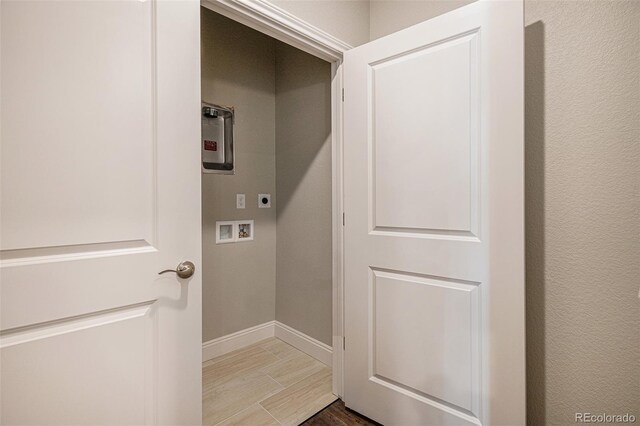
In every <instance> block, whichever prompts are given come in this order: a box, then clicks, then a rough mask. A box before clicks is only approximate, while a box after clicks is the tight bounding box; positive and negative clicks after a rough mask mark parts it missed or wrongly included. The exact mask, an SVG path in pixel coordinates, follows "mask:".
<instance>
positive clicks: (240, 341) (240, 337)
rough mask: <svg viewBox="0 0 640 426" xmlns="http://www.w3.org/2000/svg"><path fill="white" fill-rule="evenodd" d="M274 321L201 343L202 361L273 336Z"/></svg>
mask: <svg viewBox="0 0 640 426" xmlns="http://www.w3.org/2000/svg"><path fill="white" fill-rule="evenodd" d="M274 323H275V321H269V322H265V323H264V324H260V325H256V326H254V327H249V328H246V329H244V330H240V331H237V332H235V333H232V334H227V335H226V336H222V337H218V338H217V339H213V340H209V341H208V342H204V343H203V344H202V362H204V361H209V360H210V359H213V358H215V357H218V356H220V355H224V354H227V353H229V352H233V351H235V350H236V349H242V348H244V347H245V346H249V345H253V344H254V343H257V342H259V341H260V340H264V339H268V338H269V337H273V336H274Z"/></svg>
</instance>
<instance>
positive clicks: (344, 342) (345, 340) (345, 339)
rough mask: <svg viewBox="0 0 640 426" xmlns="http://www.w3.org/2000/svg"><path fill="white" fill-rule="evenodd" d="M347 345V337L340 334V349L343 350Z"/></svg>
mask: <svg viewBox="0 0 640 426" xmlns="http://www.w3.org/2000/svg"><path fill="white" fill-rule="evenodd" d="M346 347H347V338H346V337H344V336H342V350H343V351H344V350H345V348H346Z"/></svg>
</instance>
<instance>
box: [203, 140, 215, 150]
mask: <svg viewBox="0 0 640 426" xmlns="http://www.w3.org/2000/svg"><path fill="white" fill-rule="evenodd" d="M204 149H205V151H217V150H218V142H216V141H208V140H205V141H204Z"/></svg>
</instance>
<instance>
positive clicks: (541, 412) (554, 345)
mask: <svg viewBox="0 0 640 426" xmlns="http://www.w3.org/2000/svg"><path fill="white" fill-rule="evenodd" d="M385 3H386V4H385ZM459 6H460V4H459V2H451V1H425V2H412V1H409V2H406V1H394V2H379V1H376V0H374V1H373V2H372V5H371V36H372V38H376V37H379V36H381V35H384V34H388V33H390V32H393V31H397V30H400V29H402V28H404V27H406V26H409V25H413V24H415V23H418V22H421V21H422V20H425V19H429V18H431V17H433V16H436V15H439V14H441V13H444V12H447V11H448V10H452V9H454V8H456V7H459ZM525 25H526V27H525V61H526V63H525V104H526V105H525V109H526V111H525V121H526V134H525V145H526V147H525V149H526V215H527V216H526V262H527V382H528V383H527V385H528V387H527V391H528V396H527V405H528V423H529V424H531V425H543V424H573V423H574V413H575V412H576V411H588V412H591V413H603V412H606V413H608V414H614V413H625V412H632V413H635V415H636V418H638V417H640V410H639V408H638V407H639V405H638V401H640V332H639V330H640V307H639V302H640V301H639V300H638V285H639V284H638V277H640V237H639V231H640V2H638V1H618V2H608V1H591V2H576V1H531V0H526V1H525Z"/></svg>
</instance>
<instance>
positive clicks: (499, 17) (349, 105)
mask: <svg viewBox="0 0 640 426" xmlns="http://www.w3.org/2000/svg"><path fill="white" fill-rule="evenodd" d="M344 81H345V102H344V116H345V129H344V140H345V150H344V159H345V161H344V163H345V172H344V176H345V203H344V205H345V213H346V227H345V336H346V351H345V391H344V397H345V402H346V405H347V406H348V407H350V408H353V409H354V410H356V411H359V412H361V413H363V414H365V415H367V416H369V417H371V418H373V419H375V420H377V421H379V422H381V423H384V424H387V425H392V424H401V425H429V424H432V425H445V424H492V425H516V424H524V423H525V339H524V231H523V228H524V226H523V225H524V214H523V202H524V197H523V181H524V180H523V175H524V173H523V5H522V1H520V0H518V1H479V2H477V3H474V4H471V5H468V6H465V7H463V8H460V9H458V10H455V11H453V12H450V13H447V14H445V15H442V16H439V17H437V18H434V19H432V20H430V21H426V22H424V23H421V24H418V25H416V26H413V27H411V28H408V29H406V30H403V31H400V32H398V33H395V34H392V35H389V36H387V37H384V38H381V39H379V40H376V41H373V42H371V43H368V44H366V45H363V46H360V47H357V48H355V49H353V50H350V51H348V52H346V55H345V59H344Z"/></svg>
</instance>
